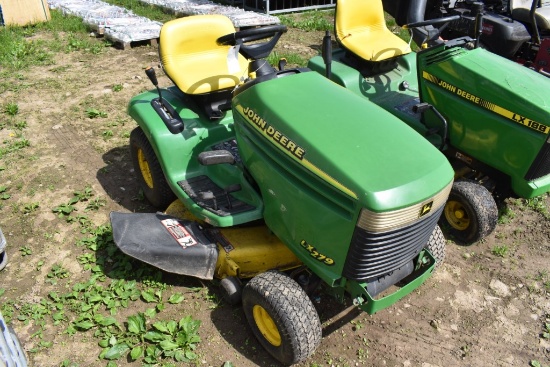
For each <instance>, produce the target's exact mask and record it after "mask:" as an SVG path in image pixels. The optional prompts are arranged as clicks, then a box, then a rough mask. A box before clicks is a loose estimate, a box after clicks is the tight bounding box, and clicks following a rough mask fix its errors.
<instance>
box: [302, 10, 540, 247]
mask: <svg viewBox="0 0 550 367" xmlns="http://www.w3.org/2000/svg"><path fill="white" fill-rule="evenodd" d="M404 1H408V0H404ZM405 3H406V2H405ZM458 17H459V16H458V15H453V16H448V17H444V18H438V19H431V20H427V21H421V22H416V23H413V24H408V25H405V26H404V27H405V28H410V29H411V28H423V27H428V26H430V27H431V28H433V29H437V28H434V27H435V26H439V29H441V28H444V25H445V24H446V23H448V22H449V21H456V20H457V19H458ZM335 33H336V39H337V41H338V43H339V44H340V46H341V47H340V48H339V49H336V50H334V51H332V50H331V47H330V45H331V43H330V35H328V34H327V36H326V37H325V41H324V42H323V54H324V57H321V56H317V57H315V58H313V59H312V60H310V62H309V64H308V66H309V68H310V69H312V70H315V71H317V72H319V73H320V74H324V75H326V76H328V77H329V78H330V79H332V80H333V81H335V82H336V83H338V84H340V85H342V86H344V87H346V88H347V89H349V90H351V91H353V92H354V93H355V94H357V95H359V96H362V97H365V98H366V99H367V100H369V101H371V102H374V103H375V104H377V105H379V106H380V107H382V108H384V109H385V110H386V111H388V112H390V113H391V114H392V115H394V116H396V117H398V118H399V119H400V120H402V121H404V122H405V123H406V124H408V125H409V126H411V127H413V128H414V129H415V130H416V131H417V132H418V133H420V134H421V135H422V136H424V137H425V138H426V139H427V140H428V141H430V142H431V143H432V144H434V146H436V147H438V148H439V149H440V150H441V151H442V152H444V153H445V155H446V156H447V157H448V159H449V161H450V162H451V164H452V165H453V167H454V169H455V182H454V185H453V188H452V190H451V193H450V195H449V201H448V202H447V204H446V206H445V209H444V214H443V215H442V222H444V223H445V226H446V227H448V228H449V231H450V233H451V234H452V235H454V238H455V239H456V240H458V241H459V242H462V243H472V242H475V241H478V240H480V239H482V238H483V237H485V236H487V235H488V234H489V233H491V232H492V231H493V229H494V228H495V226H496V223H497V219H498V208H497V205H496V202H495V199H494V197H493V196H492V195H491V193H493V194H498V195H500V196H501V197H507V196H510V195H518V196H520V197H523V198H531V197H534V196H537V195H541V194H544V193H546V192H548V191H549V190H550V138H549V132H550V94H549V93H548V91H549V90H550V79H548V78H546V77H544V76H543V75H541V74H539V73H537V72H534V71H533V70H530V69H528V68H525V67H522V66H521V65H519V64H517V63H514V62H512V61H510V60H507V59H504V58H502V57H500V56H497V55H495V54H493V53H490V52H488V51H486V50H484V49H482V48H480V47H476V46H477V42H476V40H475V39H472V38H469V37H463V38H458V39H455V40H450V41H443V40H439V42H433V44H434V45H433V46H432V47H427V48H423V49H422V50H421V51H419V52H418V53H413V52H411V47H410V44H409V43H407V42H405V41H403V40H402V39H400V38H399V37H398V36H397V35H395V34H394V33H392V32H391V31H390V30H389V29H388V28H387V27H386V23H385V19H384V9H383V6H382V1H381V0H338V2H337V6H336V15H335ZM426 34H429V32H427V33H426ZM427 38H430V39H432V40H434V39H437V38H438V37H437V34H435V35H434V34H431V35H429V37H427ZM388 138H390V139H392V138H393V134H392V135H389V136H388ZM407 154H410V155H413V156H414V155H415V154H416V152H414V151H410V152H407Z"/></svg>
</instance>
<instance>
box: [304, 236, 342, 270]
mask: <svg viewBox="0 0 550 367" xmlns="http://www.w3.org/2000/svg"><path fill="white" fill-rule="evenodd" d="M300 245H301V246H302V247H303V248H305V249H306V250H307V251H308V252H309V254H310V255H311V257H313V258H315V259H317V260H319V261H320V262H322V263H323V264H325V265H334V260H333V259H331V258H330V257H327V256H326V255H323V254H321V253H319V251H317V249H316V248H315V247H313V246H312V245H310V244H309V243H307V242H306V241H305V240H302V241H300Z"/></svg>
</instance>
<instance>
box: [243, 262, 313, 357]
mask: <svg viewBox="0 0 550 367" xmlns="http://www.w3.org/2000/svg"><path fill="white" fill-rule="evenodd" d="M242 302H243V309H244V313H245V315H246V318H247V320H248V323H249V324H250V326H251V328H252V332H253V333H254V335H255V336H256V338H257V339H258V340H259V342H260V344H262V346H263V347H264V348H265V349H266V350H267V351H268V352H269V354H271V355H272V356H273V357H274V358H275V359H277V360H278V361H280V362H282V363H284V364H286V365H291V364H294V363H298V362H300V361H303V360H305V359H306V358H308V357H309V356H310V355H311V354H313V352H314V351H315V349H316V348H317V347H318V346H319V343H320V342H321V322H320V320H319V316H318V314H317V311H316V310H315V307H314V306H313V303H312V302H311V300H310V299H309V297H308V296H307V294H306V293H305V292H304V290H303V289H302V288H301V287H300V286H299V285H298V283H296V282H295V281H294V280H292V279H291V278H290V277H288V276H287V275H285V274H283V273H281V272H278V271H267V272H265V273H262V274H259V275H257V276H256V277H254V278H252V280H250V281H249V282H248V284H247V285H246V286H245V287H244V289H243V296H242Z"/></svg>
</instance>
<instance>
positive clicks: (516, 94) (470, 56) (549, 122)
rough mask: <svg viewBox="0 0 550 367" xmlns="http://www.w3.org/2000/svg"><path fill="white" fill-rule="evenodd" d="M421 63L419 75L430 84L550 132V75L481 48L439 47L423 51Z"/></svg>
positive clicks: (502, 114) (532, 128) (542, 130)
mask: <svg viewBox="0 0 550 367" xmlns="http://www.w3.org/2000/svg"><path fill="white" fill-rule="evenodd" d="M419 63H420V66H421V67H420V68H419V69H420V70H423V72H421V73H420V75H419V78H423V79H425V80H426V81H428V82H431V83H430V84H432V85H433V84H436V85H437V86H439V87H442V88H446V89H447V90H448V91H450V92H452V93H454V94H455V95H456V96H458V97H460V98H461V99H463V100H466V101H468V102H470V103H473V104H477V105H480V106H482V107H485V108H486V109H489V110H492V111H493V112H495V113H497V114H500V115H501V116H503V117H505V118H509V119H511V120H515V122H517V123H519V124H523V125H524V126H526V127H529V128H530V129H531V130H533V131H535V132H537V131H538V132H542V133H545V134H547V133H548V132H550V127H549V126H550V93H549V91H550V78H546V77H544V76H542V75H540V74H538V73H536V72H534V71H532V70H530V69H528V68H526V67H524V66H522V65H519V64H517V63H515V62H513V61H510V60H507V59H504V58H502V57H500V56H497V55H495V54H493V53H490V52H488V51H486V50H484V49H481V48H479V49H475V50H470V51H468V50H465V49H463V48H458V47H457V48H451V49H447V50H445V51H441V50H440V49H438V48H436V49H434V50H428V51H425V52H424V53H421V54H420V56H419ZM423 93H429V92H427V91H426V90H423ZM426 97H429V96H426ZM522 117H525V119H521V118H522ZM529 121H535V122H538V123H539V124H543V125H544V127H540V126H539V124H537V125H532V124H531V126H529Z"/></svg>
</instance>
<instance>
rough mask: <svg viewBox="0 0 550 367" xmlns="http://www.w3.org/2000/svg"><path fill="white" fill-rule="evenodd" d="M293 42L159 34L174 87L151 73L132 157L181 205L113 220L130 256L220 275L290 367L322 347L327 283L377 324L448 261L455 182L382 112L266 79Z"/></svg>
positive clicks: (228, 293) (203, 32)
mask: <svg viewBox="0 0 550 367" xmlns="http://www.w3.org/2000/svg"><path fill="white" fill-rule="evenodd" d="M285 31H286V28H285V27H284V26H269V27H263V28H256V29H249V30H244V31H239V32H235V30H234V28H233V27H232V25H231V22H230V21H229V20H228V19H227V18H225V17H223V16H214V15H208V16H193V17H188V18H182V19H178V20H174V21H171V22H168V23H166V24H165V25H164V26H163V28H162V30H161V35H160V46H159V48H160V55H161V60H162V63H163V67H164V70H165V72H166V73H167V75H168V76H169V77H170V79H171V80H172V81H174V83H175V84H176V85H175V86H172V87H170V88H168V89H161V88H159V87H158V83H157V80H156V76H155V74H154V71H153V70H152V69H149V70H147V74H148V76H149V77H150V79H151V81H152V82H153V84H154V85H155V86H157V90H156V91H150V92H146V93H143V94H140V95H138V96H136V97H134V98H133V99H132V100H131V101H130V104H129V114H130V116H132V118H133V119H134V120H135V121H136V122H137V124H138V125H139V127H137V128H136V129H135V130H134V131H133V132H132V134H131V136H130V147H131V153H132V160H133V164H134V167H135V170H136V172H137V173H138V180H139V181H140V184H141V186H142V189H143V192H144V194H145V196H146V198H147V199H148V200H149V201H150V202H151V203H152V204H154V205H156V206H157V207H159V209H162V210H164V209H165V208H166V206H168V204H169V203H170V202H172V201H174V199H175V201H174V203H173V204H172V205H170V207H169V208H168V209H167V210H166V214H162V213H156V214H155V213H149V214H130V213H112V214H111V223H112V226H113V236H114V240H115V243H116V244H117V246H118V247H119V248H120V249H121V250H122V251H123V252H124V253H126V254H128V255H130V256H132V257H135V258H137V259H140V260H141V261H144V262H146V263H149V264H152V265H154V266H157V267H159V268H161V269H163V270H165V271H169V272H173V273H177V274H183V275H190V276H194V277H199V278H203V279H212V278H219V279H221V282H220V284H221V287H222V291H223V293H224V297H225V298H226V299H227V300H228V302H230V303H232V304H237V303H239V302H241V301H242V304H243V308H244V312H245V315H246V317H247V320H248V322H249V324H250V327H251V328H252V331H253V333H254V335H255V336H256V337H257V338H258V340H259V341H260V343H261V344H262V345H263V346H264V347H265V349H266V350H267V351H268V352H269V353H270V354H271V355H272V356H273V357H274V358H276V359H277V360H279V361H281V362H282V363H284V364H293V363H296V362H299V361H302V360H304V359H306V358H307V357H308V356H310V355H311V354H312V353H313V352H314V351H315V349H316V347H317V346H318V344H319V343H320V339H321V323H320V320H319V316H318V315H317V312H316V310H315V307H314V305H313V303H312V302H311V300H310V298H309V297H308V295H310V294H312V292H315V291H316V290H317V289H318V288H319V287H320V286H321V285H323V286H324V287H325V288H326V289H327V290H329V291H330V293H331V294H334V295H335V296H336V297H337V298H338V299H340V300H343V299H344V297H351V298H352V299H353V301H354V303H355V304H356V305H358V306H359V307H360V308H361V309H362V310H364V311H366V312H369V313H374V312H376V311H378V310H380V309H382V308H384V307H388V306H390V305H392V304H393V303H395V302H396V301H398V300H399V299H401V298H402V297H404V296H405V295H407V294H409V293H410V292H412V291H413V290H414V289H416V288H417V287H418V286H420V285H421V284H422V283H423V282H424V280H425V279H427V278H428V277H429V276H430V274H431V273H432V272H433V270H434V269H435V267H436V266H438V265H439V264H441V262H442V261H443V259H444V256H445V239H444V238H443V235H442V233H441V230H440V229H439V227H438V226H437V221H438V219H439V217H440V215H441V213H442V211H443V208H444V203H445V202H446V200H447V197H448V195H449V192H450V190H451V187H452V182H453V170H452V167H451V166H450V164H449V163H448V161H447V159H446V158H445V157H444V155H442V154H441V153H440V152H439V151H438V150H437V149H436V148H435V147H434V146H433V145H432V144H430V143H429V142H428V141H427V140H425V139H424V138H422V137H421V136H419V135H418V134H417V133H416V132H415V131H414V130H413V129H411V128H410V127H409V126H407V125H405V124H403V123H402V122H401V121H400V120H399V119H398V118H397V117H395V116H394V115H392V114H391V113H389V112H388V111H386V110H384V109H383V108H381V107H379V106H377V105H376V104H374V103H372V102H369V101H367V100H365V99H364V98H362V97H360V96H357V95H356V94H354V93H352V92H351V91H348V90H346V89H344V88H342V87H340V86H338V85H336V84H335V83H333V82H331V81H330V80H328V79H326V78H325V77H323V76H321V75H319V74H318V73H314V72H311V71H310V70H308V69H288V70H285V69H284V62H283V61H281V62H280V65H279V70H276V69H274V68H273V67H271V66H270V65H269V64H268V63H267V61H266V60H265V57H267V56H268V55H269V53H270V52H271V50H272V49H273V47H274V46H275V43H276V42H277V40H278V39H279V37H280V36H281V34H282V33H284V32H285ZM264 39H267V40H266V41H261V40H264ZM252 41H254V42H253V43H251V42H252ZM257 41H261V42H257ZM237 51H238V53H237ZM216 58H217V59H216ZM243 59H244V60H246V63H244V62H243ZM247 279H250V280H247ZM241 282H244V283H245V284H246V285H245V286H244V287H242V285H241V284H242V283H241ZM398 283H399V286H395V285H396V284H398Z"/></svg>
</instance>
